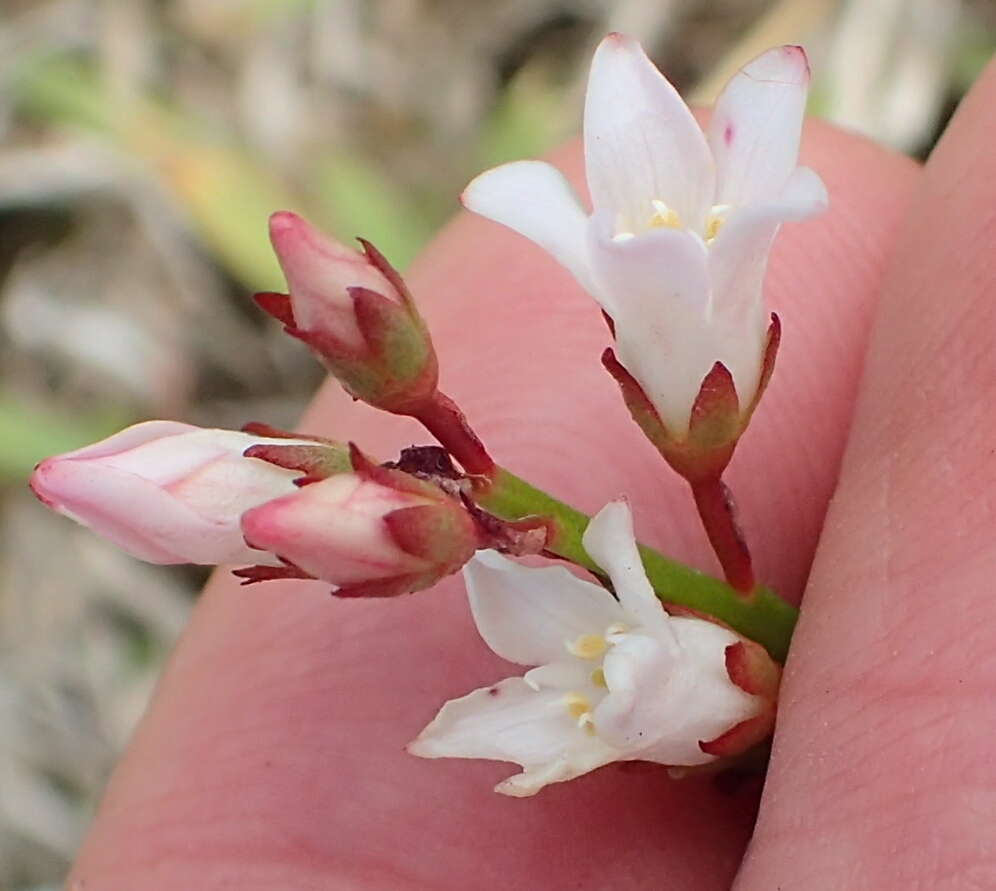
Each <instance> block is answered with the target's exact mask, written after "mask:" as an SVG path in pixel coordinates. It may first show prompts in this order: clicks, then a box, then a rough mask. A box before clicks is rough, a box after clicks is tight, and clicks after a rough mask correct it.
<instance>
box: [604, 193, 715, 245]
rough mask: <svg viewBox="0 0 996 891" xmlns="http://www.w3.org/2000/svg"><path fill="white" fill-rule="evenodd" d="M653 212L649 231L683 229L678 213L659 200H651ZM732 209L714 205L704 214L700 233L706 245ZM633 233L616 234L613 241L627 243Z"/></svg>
mask: <svg viewBox="0 0 996 891" xmlns="http://www.w3.org/2000/svg"><path fill="white" fill-rule="evenodd" d="M650 204H651V205H652V207H653V209H654V212H653V214H652V215H651V217H650V221H649V222H648V223H647V227H648V228H650V229H684V228H685V224H684V223H683V222H682V221H681V217H680V216H679V214H678V212H677V211H676V210H674V209H673V208H671V207H668V206H667V204H665V203H664V202H663V201H661V200H660V199H659V198H654V199H652V200H651V202H650ZM732 209H733V206H732V205H730V204H714V205H713V206H712V207H710V208H709V213H708V214H706V219H705V227H704V230H703V233H702V237H703V239H704V240H705V243H706V244H711V243H712V242H713V240H714V239H715V238H716V236H717V235H719V230H720V229H721V228H722V227H723V223H725V222H726V217H727V214H729V212H730V211H731V210H732ZM635 237H636V236H635V234H634V233H633V232H627V231H625V230H623V231H621V232H617V233H616V234H615V235H613V236H612V240H613V241H629V239H631V238H635Z"/></svg>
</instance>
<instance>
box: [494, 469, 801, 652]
mask: <svg viewBox="0 0 996 891" xmlns="http://www.w3.org/2000/svg"><path fill="white" fill-rule="evenodd" d="M475 500H476V501H477V502H478V504H480V505H481V507H483V508H485V509H486V510H489V511H491V512H492V513H494V514H497V515H498V516H500V517H502V518H504V519H507V520H517V519H520V518H522V517H526V516H535V515H541V516H542V515H545V516H549V517H552V518H553V520H554V526H555V532H554V536H553V540H552V541H551V542H549V543H548V545H547V549H548V550H549V551H551V552H552V553H554V554H556V555H557V556H559V557H563V558H564V559H565V560H570V561H571V562H572V563H577V564H579V565H580V566H584V567H586V568H587V569H590V570H593V571H600V570H599V568H598V565H597V564H596V563H594V562H593V561H592V559H591V557H589V556H588V554H587V553H586V552H585V550H584V547H583V546H582V545H581V536H582V535H583V533H584V530H585V528H586V527H587V525H588V522H589V520H590V517H588V516H587V515H586V514H583V513H581V512H580V511H577V510H575V509H574V508H573V507H570V506H569V505H567V504H564V503H563V502H562V501H558V500H557V499H556V498H553V497H551V496H550V495H547V494H546V493H545V492H543V491H541V490H540V489H537V488H536V487H535V486H532V485H530V484H529V483H527V482H526V481H525V480H523V479H520V478H519V477H517V476H515V475H514V474H512V473H509V471H507V470H505V469H504V468H501V467H499V468H497V470H496V472H495V475H494V478H493V482H492V483H491V485H490V486H489V487H488V488H487V489H486V491H483V492H481V493H478V494H477V495H476V498H475ZM640 555H641V556H642V558H643V565H644V567H645V568H646V570H647V577H648V578H649V579H650V583H651V584H652V585H653V586H654V590H655V591H656V592H657V594H658V596H659V597H660V598H661V600H663V601H665V602H667V603H673V604H677V605H679V606H684V607H688V608H689V609H692V610H696V611H697V612H702V613H707V614H708V615H710V616H714V617H715V618H717V619H719V620H720V621H721V622H725V623H726V624H727V625H729V626H730V627H731V628H732V629H734V630H735V631H737V632H739V633H740V634H743V635H744V636H745V637H749V638H751V639H752V640H756V641H757V642H758V643H760V644H761V645H762V646H764V647H765V648H766V649H767V650H768V652H769V653H770V654H771V655H772V657H773V658H775V659H777V660H778V661H779V662H784V661H785V656H786V654H787V653H788V646H789V640H790V639H791V637H792V629H793V628H794V627H795V622H796V618H797V617H798V611H797V610H796V609H795V607H793V606H792V605H791V604H788V603H786V602H785V601H784V600H782V599H781V598H780V597H778V595H777V594H775V593H774V592H773V591H771V590H770V589H769V588H765V587H763V586H761V585H758V586H757V587H756V588H755V589H754V590H753V592H752V593H751V594H750V596H749V597H744V596H743V595H742V594H738V593H737V592H736V591H734V590H733V588H731V587H730V586H729V585H727V584H726V583H725V582H722V581H720V580H719V579H715V578H712V577H711V576H708V575H705V574H704V573H701V572H698V571H697V570H695V569H692V568H691V567H688V566H684V565H682V564H681V563H676V562H675V561H673V560H669V559H668V558H667V557H665V556H664V555H663V554H661V553H659V552H658V551H655V550H653V549H652V548H648V547H645V546H643V545H641V546H640Z"/></svg>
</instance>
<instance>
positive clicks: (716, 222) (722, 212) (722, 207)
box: [705, 204, 730, 241]
mask: <svg viewBox="0 0 996 891" xmlns="http://www.w3.org/2000/svg"><path fill="white" fill-rule="evenodd" d="M729 210H730V205H729V204H714V205H713V206H712V208H711V209H710V211H709V215H708V216H707V217H706V224H705V240H706V241H712V240H713V239H714V238H715V237H716V236H717V235H719V230H720V229H721V228H722V226H723V223H725V222H726V214H727V213H728V212H729Z"/></svg>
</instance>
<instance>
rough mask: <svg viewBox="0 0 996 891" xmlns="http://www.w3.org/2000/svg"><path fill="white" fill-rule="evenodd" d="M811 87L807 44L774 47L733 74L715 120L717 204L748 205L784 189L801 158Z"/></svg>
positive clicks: (711, 141)
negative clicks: (800, 150) (802, 138)
mask: <svg viewBox="0 0 996 891" xmlns="http://www.w3.org/2000/svg"><path fill="white" fill-rule="evenodd" d="M808 89H809V62H808V61H807V60H806V53H805V51H804V50H803V49H802V47H801V46H782V47H777V48H776V49H771V50H768V51H767V52H766V53H763V54H761V55H760V56H758V57H757V58H756V59H754V60H753V61H752V62H749V63H748V64H747V65H745V66H744V67H743V68H742V69H741V70H740V71H739V72H737V73H736V74H735V75H734V76H733V77H732V78H731V79H730V82H729V83H728V84H727V85H726V87H725V88H724V89H723V92H722V93H721V94H720V96H719V98H718V99H717V100H716V106H715V108H714V109H713V112H712V117H711V118H710V119H709V147H710V149H711V150H712V156H713V158H715V161H716V175H717V184H716V199H715V200H716V203H717V204H732V205H733V206H734V207H742V206H743V205H745V204H750V203H751V202H754V201H763V200H770V199H771V198H773V197H774V196H775V195H777V194H778V193H779V192H780V191H781V189H782V187H783V186H784V185H785V181H786V180H787V179H788V178H789V175H790V174H791V173H792V171H793V170H794V169H795V166H796V162H797V159H798V157H799V137H800V134H801V132H802V119H803V116H804V115H805V111H806V92H807V90H808Z"/></svg>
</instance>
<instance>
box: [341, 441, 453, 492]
mask: <svg viewBox="0 0 996 891" xmlns="http://www.w3.org/2000/svg"><path fill="white" fill-rule="evenodd" d="M349 462H350V464H351V465H352V467H353V470H354V471H356V473H358V474H360V476H362V477H364V478H366V479H368V480H370V481H372V482H375V483H377V484H378V485H381V486H385V487H386V488H389V489H394V490H395V491H396V492H407V493H409V494H412V495H421V496H422V497H423V498H427V499H429V500H431V501H439V500H441V499H443V498H448V497H449V496H447V495H446V494H445V493H444V492H443V490H442V489H440V488H439V487H438V486H434V485H433V484H432V483H428V482H424V481H423V480H420V479H416V478H415V477H413V476H411V475H410V474H407V473H404V472H402V471H400V470H394V469H392V468H390V467H384V466H382V465H380V464H377V463H375V462H374V461H372V460H371V459H370V458H368V457H367V456H366V455H364V454H363V452H362V451H360V447H359V446H358V445H357V444H356V443H355V442H351V443H350V444H349Z"/></svg>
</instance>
